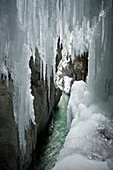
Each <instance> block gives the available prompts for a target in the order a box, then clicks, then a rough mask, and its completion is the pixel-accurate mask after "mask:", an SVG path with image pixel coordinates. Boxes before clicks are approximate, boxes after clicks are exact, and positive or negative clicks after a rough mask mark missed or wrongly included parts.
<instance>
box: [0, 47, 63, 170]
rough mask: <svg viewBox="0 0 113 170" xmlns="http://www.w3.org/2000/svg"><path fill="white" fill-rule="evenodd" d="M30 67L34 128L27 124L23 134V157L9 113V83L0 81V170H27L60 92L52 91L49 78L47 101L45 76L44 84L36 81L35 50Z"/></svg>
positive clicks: (41, 80) (37, 59) (36, 59)
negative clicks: (24, 151) (24, 153)
mask: <svg viewBox="0 0 113 170" xmlns="http://www.w3.org/2000/svg"><path fill="white" fill-rule="evenodd" d="M29 66H30V68H31V89H32V95H33V96H34V103H33V104H34V111H35V117H36V120H35V121H36V125H34V124H33V123H32V122H31V125H30V127H29V129H28V131H26V133H25V135H26V136H25V138H26V142H27V146H26V155H24V156H23V155H22V153H21V151H20V147H19V135H18V128H17V124H16V123H15V119H14V113H13V82H12V81H9V87H7V86H6V82H5V80H0V169H1V170H16V169H18V170H22V169H27V168H28V166H29V164H30V162H31V160H32V153H33V151H34V150H35V147H36V143H37V140H40V138H38V139H37V136H38V137H39V136H40V134H41V132H42V131H43V130H44V128H45V127H46V125H47V122H48V120H49V117H50V114H51V113H52V112H53V110H54V108H55V107H56V106H57V104H58V102H59V99H60V96H61V91H60V90H59V89H56V88H55V85H54V81H53V75H52V76H51V80H50V99H49V98H48V86H47V76H46V80H45V82H44V80H43V79H40V57H39V54H38V50H37V49H36V58H35V62H34V61H33V57H32V56H31V58H30V61H29Z"/></svg>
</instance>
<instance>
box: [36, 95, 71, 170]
mask: <svg viewBox="0 0 113 170" xmlns="http://www.w3.org/2000/svg"><path fill="white" fill-rule="evenodd" d="M68 100H69V96H67V95H66V94H65V93H62V96H61V99H60V101H59V104H58V107H57V108H56V110H55V122H54V131H53V133H52V134H51V135H50V136H48V137H47V139H46V144H45V146H43V148H42V151H41V155H40V160H38V162H40V163H39V164H38V166H37V167H35V170H51V169H52V168H53V167H54V165H55V162H56V160H57V156H58V154H59V152H60V150H61V149H62V147H63V144H64V141H65V138H66V136H67V127H66V113H67V105H68Z"/></svg>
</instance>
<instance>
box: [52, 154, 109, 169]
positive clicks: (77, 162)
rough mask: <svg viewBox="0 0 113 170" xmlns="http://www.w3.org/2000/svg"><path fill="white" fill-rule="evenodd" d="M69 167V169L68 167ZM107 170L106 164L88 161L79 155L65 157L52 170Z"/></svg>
mask: <svg viewBox="0 0 113 170" xmlns="http://www.w3.org/2000/svg"><path fill="white" fill-rule="evenodd" d="M70 165H71V167H70ZM58 169H60V170H75V169H77V170H109V168H108V166H107V164H106V163H105V162H102V161H95V160H92V161H90V160H88V159H86V158H85V157H83V156H81V155H77V154H76V155H71V156H67V157H66V158H65V159H63V160H62V162H59V163H58V164H57V165H56V167H55V168H53V170H58Z"/></svg>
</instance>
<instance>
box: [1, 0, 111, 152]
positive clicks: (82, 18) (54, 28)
mask: <svg viewBox="0 0 113 170" xmlns="http://www.w3.org/2000/svg"><path fill="white" fill-rule="evenodd" d="M112 3H113V2H112V0H105V1H102V0H99V1H98V0H81V1H79V0H63V1H61V0H55V1H53V0H29V1H26V0H23V1H21V0H12V1H11V2H9V1H3V0H1V1H0V16H1V20H0V73H1V74H4V76H6V80H7V85H8V72H10V74H11V77H12V79H13V82H14V98H13V103H14V116H15V121H16V122H17V124H18V130H19V141H20V148H21V150H22V151H23V152H24V153H25V152H26V139H25V130H28V128H29V125H30V122H31V121H32V122H33V123H34V124H35V114H34V109H33V96H32V95H31V89H30V86H31V84H30V76H31V71H30V68H29V59H30V56H31V55H33V57H34V61H35V47H37V48H38V50H39V54H40V58H41V60H40V63H41V67H40V69H41V70H40V74H41V75H42V70H43V79H45V73H46V65H47V77H48V89H49V93H48V98H49V95H50V76H51V74H52V68H53V73H54V81H55V68H56V67H55V64H56V63H55V61H56V59H55V57H56V45H57V39H58V37H59V36H60V38H61V42H62V43H63V44H64V49H63V55H64V56H66V54H67V52H68V53H69V54H72V59H74V58H75V57H76V55H78V54H82V53H83V52H84V51H87V50H88V51H89V70H88V73H89V74H88V86H87V90H86V92H85V93H84V97H83V98H85V99H84V102H83V103H81V104H80V103H79V105H78V104H77V103H76V102H75V105H74V107H72V108H74V109H75V111H76V110H79V113H80V115H81V116H80V115H79V117H81V119H85V117H87V115H88V117H90V112H92V111H91V110H89V109H87V107H88V106H91V107H93V108H96V109H97V110H98V108H101V110H100V114H101V116H102V115H103V116H104V115H105V114H107V115H111V113H112V112H113V109H112V101H113V92H112V90H113V71H112V70H113V62H112V57H113V48H112V39H113V31H112V30H113V19H112V18H113V7H112V5H113V4H112ZM5 62H6V63H5ZM42 63H43V64H42ZM42 66H43V68H42ZM82 86H83V87H84V88H86V85H83V83H81V89H82ZM84 88H83V90H85V89H84ZM78 91H79V90H78ZM79 92H80V91H79ZM80 94H81V96H82V95H83V94H82V93H81V92H80ZM75 97H77V96H75ZM83 98H82V100H83ZM78 99H79V98H78ZM78 99H77V100H78ZM80 100H81V99H80ZM74 101H75V99H74V100H73V102H74ZM93 103H99V104H98V106H97V105H96V106H94V105H92V104H93ZM103 103H104V104H105V105H104V104H103ZM76 107H78V108H76ZM72 108H71V109H72ZM83 109H85V111H86V115H85V116H83V114H82V110H83ZM75 111H72V114H71V116H70V117H71V118H70V120H72V119H73V118H74V117H76V116H75V114H74V113H75ZM93 111H95V109H94V110H93ZM103 112H105V113H103ZM98 115H99V114H98ZM101 116H100V117H101ZM73 120H74V119H73ZM99 120H100V118H99V117H98V121H99ZM72 124H74V123H72ZM68 126H71V123H69V124H68Z"/></svg>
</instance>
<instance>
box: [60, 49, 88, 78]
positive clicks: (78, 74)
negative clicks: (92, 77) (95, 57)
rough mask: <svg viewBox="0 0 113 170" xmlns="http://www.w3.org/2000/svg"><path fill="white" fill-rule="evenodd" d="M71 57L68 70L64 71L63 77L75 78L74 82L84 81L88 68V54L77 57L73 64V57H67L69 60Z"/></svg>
mask: <svg viewBox="0 0 113 170" xmlns="http://www.w3.org/2000/svg"><path fill="white" fill-rule="evenodd" d="M69 57H70V61H69V62H68V64H67V67H66V68H63V69H62V75H63V76H68V77H71V78H73V80H78V81H79V80H83V76H84V75H83V74H84V70H85V69H86V68H88V53H87V52H86V53H84V55H82V56H77V57H76V58H75V60H74V62H72V60H71V56H68V55H67V59H68V58H69Z"/></svg>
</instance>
